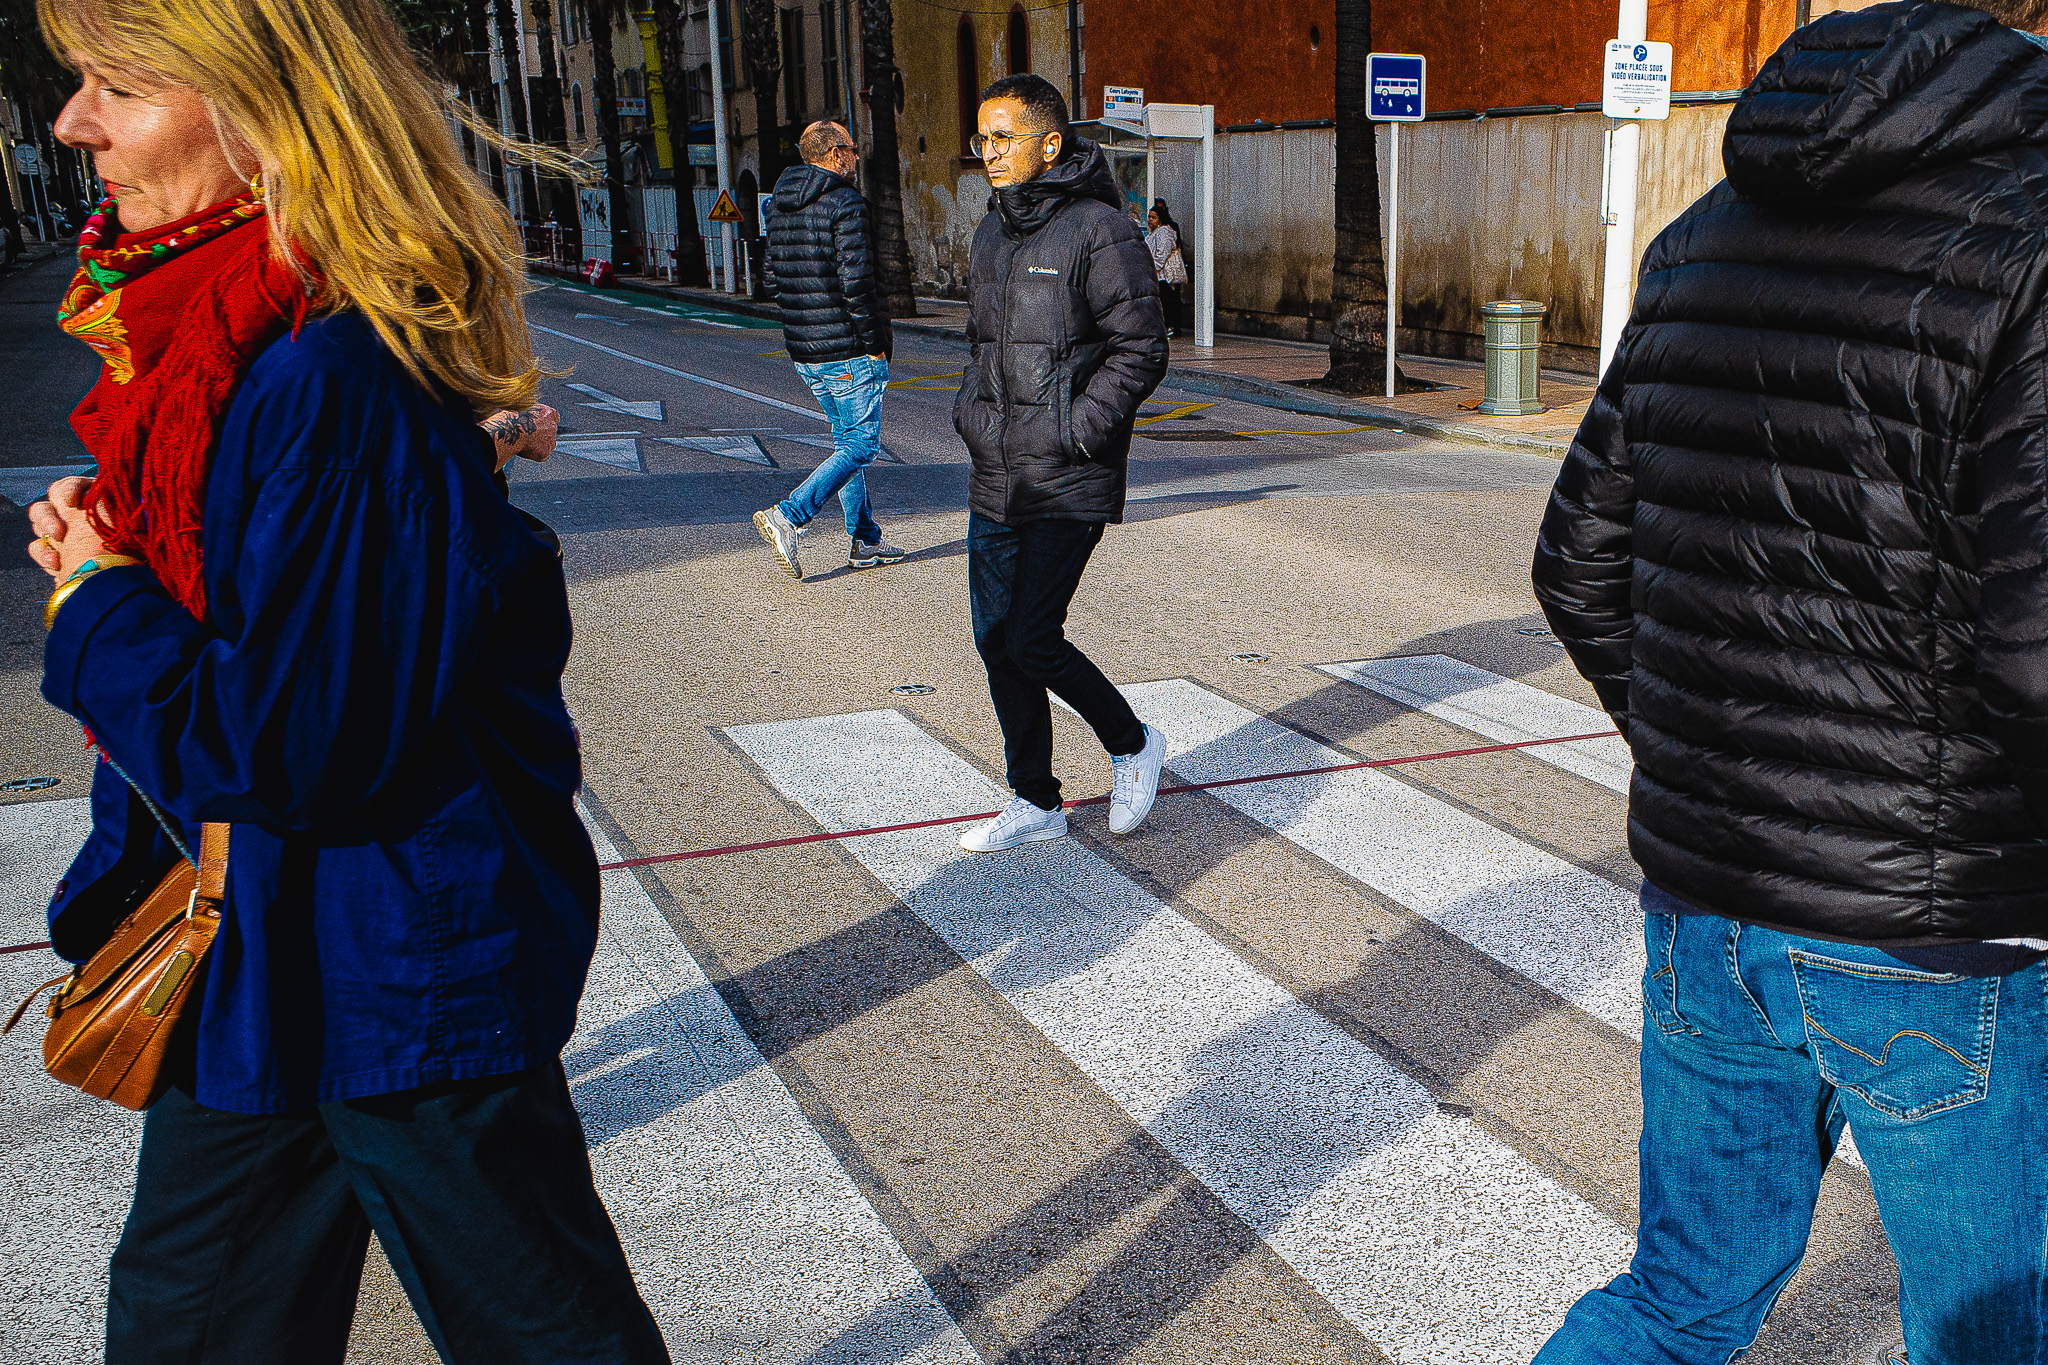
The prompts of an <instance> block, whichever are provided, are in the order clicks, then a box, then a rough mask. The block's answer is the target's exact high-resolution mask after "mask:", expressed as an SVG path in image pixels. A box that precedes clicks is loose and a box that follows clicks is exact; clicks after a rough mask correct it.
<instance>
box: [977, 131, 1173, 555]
mask: <svg viewBox="0 0 2048 1365" xmlns="http://www.w3.org/2000/svg"><path fill="white" fill-rule="evenodd" d="M989 207H990V208H991V209H992V210H993V212H991V213H990V214H989V215H988V217H986V218H984V219H982V220H981V226H980V227H978V228H977V229H975V233H974V250H973V254H972V255H971V256H970V257H969V260H968V271H967V274H968V289H969V299H970V306H969V310H968V320H967V340H968V342H969V343H970V344H971V345H972V347H973V356H972V358H971V359H970V360H969V361H968V364H967V373H966V376H965V377H964V378H963V379H962V380H961V381H960V391H959V393H958V395H957V396H956V397H955V398H954V400H953V426H954V428H955V429H956V430H957V431H958V432H959V433H960V439H961V440H963V441H965V442H966V443H967V452H968V454H969V455H971V456H972V457H973V470H972V472H971V473H970V475H969V478H968V492H967V504H968V506H969V507H971V508H972V509H973V510H974V511H976V512H978V513H980V514H981V515H982V516H985V517H989V518H992V519H994V520H996V521H999V522H1003V523H1005V524H1006V525H1011V526H1021V525H1024V524H1026V523H1027V522H1033V521H1041V520H1047V519H1051V518H1064V519H1067V520H1071V521H1122V520H1123V517H1124V462H1125V460H1126V458H1127V457H1128V456H1129V454H1130V449H1131V424H1132V423H1133V422H1134V421H1136V420H1137V416H1138V405H1139V404H1141V403H1143V402H1144V401H1145V399H1146V398H1148V397H1150V396H1151V393H1152V390H1154V389H1156V388H1158V387H1159V381H1160V379H1161V378H1163V377H1164V376H1165V374H1166V319H1165V316H1164V315H1163V314H1162V313H1161V312H1160V311H1159V286H1158V284H1157V283H1156V282H1155V280H1154V277H1153V271H1152V253H1151V251H1150V250H1148V249H1147V248H1146V246H1145V236H1144V234H1143V233H1142V232H1140V231H1139V230H1138V225H1137V224H1136V223H1133V222H1132V221H1131V220H1130V219H1129V218H1127V217H1125V216H1124V211H1123V196H1122V195H1120V194H1119V193H1118V192H1117V188H1116V182H1115V180H1114V179H1112V178H1111V176H1110V173H1109V159H1108V158H1107V157H1105V156H1104V155H1103V154H1102V150H1101V148H1099V147H1097V146H1095V144H1093V143H1091V142H1089V141H1087V140H1086V139H1083V138H1075V139H1073V145H1072V150H1071V151H1070V152H1069V154H1068V155H1067V156H1066V157H1065V158H1064V159H1063V160H1061V161H1060V162H1059V164H1057V165H1055V166H1053V167H1052V168H1051V169H1050V170H1048V171H1046V172H1045V174H1043V175H1041V176H1039V177H1038V179H1036V180H1033V181H1031V182H1029V183H1028V184H1024V185H1015V186H1011V187H1010V188H1008V189H1005V190H1002V191H1000V192H998V193H997V194H996V195H995V197H994V198H993V199H991V200H990V201H989Z"/></svg>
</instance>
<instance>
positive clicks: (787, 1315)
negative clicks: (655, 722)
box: [0, 800, 979, 1365]
mask: <svg viewBox="0 0 2048 1365" xmlns="http://www.w3.org/2000/svg"><path fill="white" fill-rule="evenodd" d="M88 818H89V817H88V813H87V811H86V802H85V801H84V800H74V801H56V802H48V803H41V804H32V805H16V806H4V807H0V933H4V934H5V935H6V942H7V943H10V944H11V943H20V942H25V941H31V942H32V941H34V940H36V939H40V938H42V937H44V933H45V930H44V925H43V922H42V906H43V904H44V900H45V897H46V896H47V893H48V890H49V887H50V885H51V884H52V883H53V882H54V881H55V880H56V878H57V877H58V876H59V875H60V874H61V873H62V871H63V869H64V867H65V865H66V864H67V863H69V861H70V859H71V856H72V854H73V853H74V852H75V851H76V850H77V847H78V845H79V843H80V842H81V841H82V840H83V839H84V837H85V832H86V827H87V821H88ZM592 837H593V839H594V840H595V841H596V843H597V846H598V850H599V857H600V858H601V859H602V860H603V861H606V862H612V861H616V860H617V858H618V853H617V851H616V850H615V849H613V848H612V846H611V844H610V843H609V842H607V841H606V840H605V838H604V836H603V834H602V833H601V832H599V831H597V830H595V829H593V830H592ZM602 924H603V930H602V933H601V935H600V938H599V941H598V949H597V954H596V958H595V960H594V961H593V962H592V964H591V972H590V982H589V986H588V988H587V989H586V992H585V995H584V1000H583V1007H582V1011H581V1016H580V1018H579V1020H578V1027H577V1031H576V1036H575V1038H574V1039H573V1040H572V1041H571V1042H570V1044H569V1047H568V1049H567V1050H566V1051H565V1052H564V1054H563V1062H564V1065H565V1067H566V1068H567V1070H568V1073H569V1077H570V1084H571V1087H572V1091H573V1093H574V1095H575V1097H576V1103H577V1108H578V1109H579V1110H580V1111H581V1113H582V1116H583V1122H584V1127H585V1129H586V1131H587V1132H588V1133H589V1134H590V1136H591V1138H592V1142H593V1148H592V1152H591V1164H592V1166H593V1168H594V1169H595V1171H596V1175H597V1184H598V1189H599V1191H600V1192H601V1193H602V1194H603V1196H604V1200H605V1203H606V1205H607V1207H609V1208H610V1209H611V1211H612V1217H613V1219H614V1221H615V1222H616V1223H617V1225H618V1229H619V1234H620V1240H621V1241H622V1242H623V1243H624V1245H625V1248H626V1254H627V1256H628V1258H629V1259H630V1260H631V1262H632V1264H633V1269H634V1273H635V1276H636V1278H637V1279H638V1281H639V1284H640V1290H641V1293H642V1294H643V1295H644V1296H645V1297H646V1299H647V1302H648V1306H649V1307H650V1308H652V1309H653V1311H654V1315H655V1317H656V1319H657V1320H658V1321H659V1322H660V1323H661V1326H662V1330H663V1333H664V1335H666V1336H667V1338H668V1341H669V1345H670V1347H671V1349H672V1350H673V1351H674V1352H675V1353H676V1359H677V1361H678V1362H679V1365H684V1363H687V1365H711V1363H712V1362H722V1361H731V1360H746V1361H750V1362H760V1363H761V1365H770V1363H771V1362H775V1363H782V1362H786V1363H787V1365H799V1362H812V1363H813V1365H815V1362H822V1361H852V1360H886V1361H892V1362H893V1361H903V1362H910V1363H912V1365H978V1361H979V1357H978V1356H977V1355H976V1354H975V1352H974V1351H973V1350H972V1349H971V1348H970V1347H969V1346H968V1344H967V1342H966V1340H965V1339H964V1338H963V1337H962V1336H961V1335H960V1330H959V1328H958V1327H956V1326H955V1325H954V1324H953V1322H952V1320H951V1318H949V1317H948V1316H947V1314H946V1311H945V1309H944V1308H943V1307H942V1306H941V1305H940V1304H939V1302H938V1301H937V1299H936V1298H935V1297H934V1296H933V1294H932V1292H931V1289H930V1287H929V1286H928V1285H926V1283H925V1282H924V1280H923V1278H922V1277H921V1276H920V1275H919V1274H918V1273H917V1270H916V1268H915V1267H914V1266H912V1265H911V1263H910V1261H909V1259H908V1257H906V1256H905V1255H904V1254H903V1250H902V1248H901V1247H900V1246H899V1245H898V1244H897V1242H896V1240H895V1239H894V1237H892V1236H891V1235H890V1233H889V1232H888V1229H887V1228H886V1227H885V1226H884V1225H883V1223H882V1221H881V1219H880V1218H879V1217H877V1216H876V1214H875V1212H874V1210H873V1209H872V1208H871V1207H870V1206H869V1205H868V1203H867V1201H866V1200H865V1199H864V1198H863V1197H862V1196H861V1194H860V1192H859V1190H858V1188H857V1187H856V1186H855V1185H854V1183H853V1181H852V1180H851V1179H850V1178H849V1177H848V1176H847V1174H846V1172H845V1171H844V1170H842V1169H841V1168H840V1167H839V1165H838V1163H837V1162H836V1161H835V1160H834V1159H833V1157H832V1155H831V1152H830V1150H829V1149H828V1148H827V1147H826V1146H825V1144H824V1142H823V1140H822V1139H820V1138H819V1136H818V1134H817V1132H816V1131H815V1130H814V1129H813V1128H812V1127H811V1125H810V1123H809V1121H808V1120H807V1119H806V1118H805V1117H804V1115H803V1112H802V1110H801V1109H800V1108H799V1107H798V1106H797V1103H796V1100H795V1099H794V1098H793V1097H792V1096H791V1095H790V1093H789V1091H788V1089H787V1088H786V1087H785V1086H784V1085H783V1084H782V1081H781V1079H780V1078H779V1077H777V1076H776V1074H775V1072H774V1071H773V1070H772V1069H771V1068H769V1067H768V1066H767V1065H766V1064H765V1063H764V1062H763V1061H762V1058H761V1054H760V1053H759V1052H758V1051H757V1050H756V1049H755V1047H754V1045H753V1044H752V1043H751V1042H749V1041H748V1039H747V1036H746V1034H745V1033H744V1032H743V1031H742V1030H741V1028H740V1026H739V1023H738V1021H737V1020H735V1019H734V1018H733V1016H732V1012H731V1011H730V1010H728V1009H727V1008H726V1007H725V1002H724V1001H723V1000H721V999H720V998H719V996H718V993H717V992H716V991H715V990H713V989H712V987H711V984H710V982H709V981H707V980H706V979H705V977H704V974H703V973H702V971H700V970H699V969H698V967H697V964H696V962H695V960H693V959H692V958H691V957H690V955H689V954H688V953H687V952H685V951H684V950H683V948H682V945H681V944H680V943H679V942H677V940H676V937H675V932H674V930H672V929H671V928H670V927H669V925H668V923H667V921H665V920H664V919H663V918H662V917H661V914H660V912H659V911H658V910H657V909H656V908H655V906H654V904H653V902H652V901H651V900H649V899H648V896H647V893H646V891H645V890H643V889H642V888H641V886H640V884H639V882H637V881H636V880H634V878H633V876H632V874H631V873H630V872H624V871H618V872H608V873H606V874H604V909H603V921H602ZM59 970H61V964H59V963H58V962H57V961H56V959H55V958H53V957H51V956H50V955H49V954H47V953H19V954H11V955H9V956H6V957H0V997H4V998H6V999H7V1000H9V1001H10V1002H11V1001H13V1000H16V999H18V998H19V997H20V996H21V995H23V994H26V993H27V991H28V988H29V987H30V986H31V985H33V984H34V983H35V982H37V981H40V980H42V979H43V978H45V977H47V976H51V975H54V974H56V972H57V971H59ZM30 1023H31V1027H29V1028H27V1029H25V1030H23V1031H20V1032H17V1033H16V1034H14V1035H13V1036H11V1037H9V1038H8V1039H7V1040H6V1043H5V1044H4V1045H0V1144H4V1147H5V1150H6V1153H7V1160H6V1161H5V1162H4V1163H0V1237H5V1238H7V1239H8V1240H7V1242H6V1245H10V1246H16V1247H32V1248H34V1250H35V1254H34V1255H28V1256H14V1257H8V1258H5V1259H0V1340H4V1341H5V1343H6V1347H5V1349H4V1350H0V1359H4V1360H6V1361H10V1362H11V1361H22V1362H26V1361H31V1360H33V1361H46V1360H96V1359H98V1358H99V1354H100V1349H101V1345H102V1342H101V1333H102V1331H103V1327H102V1324H103V1321H104V1313H105V1303H106V1264H107V1257H108V1255H109V1254H110V1253H111V1252H112V1250H113V1246H114V1242H115V1240H116V1239H117V1238H118V1237H119V1235H120V1230H121V1223H122V1220H123V1218H124V1217H125V1216H126V1213H127V1207H128V1200H129V1198H130V1195H131V1193H132V1189H133V1171H134V1166H135V1151H136V1147H137V1145H138V1143H139V1142H140V1140H141V1130H142V1116H141V1115H139V1114H131V1113H129V1112H128V1111H127V1110H125V1109H118V1108H116V1107H115V1106H113V1105H110V1104H105V1103H102V1102H100V1101H98V1100H93V1099H88V1098H87V1097H85V1096H83V1095H80V1094H78V1093H76V1092H74V1091H71V1090H69V1089H66V1088H65V1087H63V1086H60V1085H58V1084H56V1083H55V1082H54V1081H51V1080H50V1079H49V1078H48V1077H46V1076H44V1075H43V1074H42V1071H41V1069H40V1067H39V1066H38V1065H37V1062H38V1051H37V1048H36V1046H35V1039H36V1036H37V1031H36V1030H35V1029H34V1028H33V1027H32V1025H33V1021H30ZM742 1268H743V1273H742Z"/></svg>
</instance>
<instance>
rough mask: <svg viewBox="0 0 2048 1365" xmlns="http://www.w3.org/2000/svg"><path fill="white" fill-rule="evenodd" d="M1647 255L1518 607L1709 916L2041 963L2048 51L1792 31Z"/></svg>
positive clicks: (1952, 37) (1682, 883)
mask: <svg viewBox="0 0 2048 1365" xmlns="http://www.w3.org/2000/svg"><path fill="white" fill-rule="evenodd" d="M1725 160H1726V165H1727V170H1728V179H1727V180H1726V181H1725V182H1723V183H1722V184H1721V185H1720V186H1719V187H1717V188H1716V189H1715V190H1713V191H1712V192H1711V193H1709V194H1708V195H1707V196H1706V197H1705V198H1704V199H1702V200H1700V201H1699V203H1697V204H1695V205H1694V206H1693V207H1692V208H1691V209H1689V210H1688V211H1687V212H1686V213H1685V214H1684V215H1683V216H1682V217H1680V218H1679V219H1678V221H1676V222H1675V223H1673V224H1672V225H1671V226H1670V227H1669V228H1667V229H1666V230H1665V231H1664V232H1663V233H1662V234H1661V235H1660V236H1658V238H1657V239H1656V241H1655V242H1654V243H1653V244H1652V245H1651V247H1650V250H1649V252H1648V253H1647V254H1646V255H1645V257H1644V259H1643V264H1642V274H1641V282H1640V285H1639V287H1638V289H1637V293H1636V298H1635V306H1634V311H1633V315H1632V316H1631V319H1630V323H1629V326H1628V328H1627V330H1626V331H1625V333H1624V334H1623V337H1622V339H1621V342H1620V346H1619V349H1618V350H1617V353H1616V356H1615V360H1614V363H1613V364H1612V366H1610V368H1609V369H1608V371H1607V374H1606V375H1605V377H1604V378H1603V379H1602V381H1601V383H1600V387H1599V391H1598V396H1597V397H1596V399H1595V400H1594V403H1593V405H1592V408H1591V410H1590V411H1589V412H1588V414H1587V416H1586V420H1585V424H1584V425H1583V426H1582V427H1581V428H1580V429H1579V434H1578V439H1577V440H1576V442H1575V443H1574V444H1573V446H1572V450H1571V453H1570V455H1569V457H1568V458H1567V460H1566V462H1565V467H1564V471H1563V473H1562V474H1561V475H1560V476H1559V478H1558V481H1557V486H1556V489H1555V491H1554V493H1553V494H1552V497H1551V501H1550V506H1549V509H1548V511H1547V513H1546V515H1545V517H1544V520H1543V530H1542V535H1541V539H1540V540H1539V542H1538V545H1537V552H1536V569H1535V578H1536V589H1537V595H1538V597H1539V599H1540V600H1541V602H1542V604H1543V609H1544V612H1545V614H1546V615H1547V616H1548V618H1549V620H1550V622H1551V625H1552V628H1553V629H1554V630H1555V631H1556V632H1557V634H1558V636H1559V638H1560V639H1561V640H1562V641H1563V642H1564V643H1565V646H1566V648H1567V649H1569V650H1570V652H1571V656H1572V659H1573V661H1574V662H1575V663H1576V664H1577V665H1578V666H1579V668H1580V670H1581V671H1582V672H1584V673H1585V675H1586V676H1587V677H1588V678H1589V679H1590V680H1591V681H1592V683H1593V685H1594V686H1595V687H1596V688H1597V689H1598V691H1599V694H1600V698H1601V700H1602V702H1603V703H1604V704H1605V705H1606V707H1607V709H1608V710H1609V711H1611V712H1613V713H1614V715H1615V717H1616V720H1617V721H1618V722H1619V723H1620V724H1621V725H1622V727H1623V729H1624V730H1625V731H1626V733H1627V735H1628V739H1629V744H1630V747H1631V748H1632V749H1633V750H1634V752H1635V758H1636V776H1635V782H1634V786H1633V789H1632V790H1631V792H1630V798H1629V847H1630V850H1631V851H1632V852H1633V853H1634V855H1635V858H1636V861H1637V862H1638V863H1640V864H1641V865H1642V868H1643V871H1644V872H1645V873H1646V874H1647V875H1648V876H1649V878H1650V879H1651V880H1652V881H1654V882H1656V883H1657V884H1658V885H1660V886H1662V887H1663V888H1665V889H1666V890H1668V891H1670V892H1672V893H1673V894H1675V895H1677V896H1680V897H1682V898H1683V899H1685V900H1687V901H1689V902H1691V903H1692V904H1694V905H1696V906H1698V907H1699V908H1701V909H1703V910H1709V911H1713V912H1716V913H1720V914H1724V915H1728V916H1731V917H1733V918H1736V919H1740V920H1745V921H1749V922H1752V923H1759V924H1764V925H1769V926H1773V927H1777V928H1782V929H1785V930H1787V931H1789V932H1793V933H1798V934H1805V935H1811V936H1815V937H1820V938H1831V939H1839V940H1847V941H1853V942H1863V943H1874V944H1882V945H1888V946H1906V945H1925V944H1938V943H1943V942H1951V941H1956V940H1969V939H1986V938H2004V937H2012V936H2042V935H2048V840H2044V839H2043V831H2044V829H2048V823H2044V822H2048V316H2044V312H2043V303H2044V279H2048V53H2043V52H2042V51H2040V50H2039V49H2037V48H2035V47H2034V46H2032V45H2031V44H2030V43H2028V42H2027V41H2026V40H2024V39H2022V38H2020V37H2019V36H2018V35H2017V34H2015V33H2013V32H2011V31H2010V30H2008V29H2006V28H2003V27H2001V26H2000V25H1999V24H1998V23H1996V22H1995V21H1994V20H1992V19H1990V18H1989V17H1987V16H1986V15H1984V14H1982V13H1979V12H1977V11H1975V10H1966V9H1959V8H1956V7H1954V6H1950V5H1946V4H1924V5H1910V4H1887V5H1880V6H1877V7H1874V8H1871V9H1867V10H1863V11H1861V12H1857V13H1842V14H1836V15H1832V16H1830V17H1828V18H1825V19H1822V20H1820V21H1819V22H1817V23H1814V24H1812V25H1810V26H1808V27H1806V28H1804V29H1802V30H1800V31H1799V32H1797V33H1796V34H1794V35H1793V37H1792V39H1791V40H1790V41H1789V42H1787V43H1786V45H1785V46H1784V47H1783V48H1781V49H1780V50H1779V51H1778V53H1777V54H1776V55H1775V56H1773V57H1772V58H1771V59H1770V61H1769V62H1768V63H1767V64H1766V65H1765V67H1764V68H1763V70H1762V72H1761V73H1760V74H1759V75H1758V77H1757V79H1756V82H1755V83H1754V84H1753V85H1752V86H1751V87H1750V88H1749V90H1748V91H1747V92H1746V93H1745V95H1744V96H1743V98H1742V100H1741V102H1740V103H1739V104H1738V105H1737V106H1736V108H1735V111H1734V113H1733V116H1732V118H1731V120H1730V122H1729V125H1728V133H1727V141H1726V147H1725Z"/></svg>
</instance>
